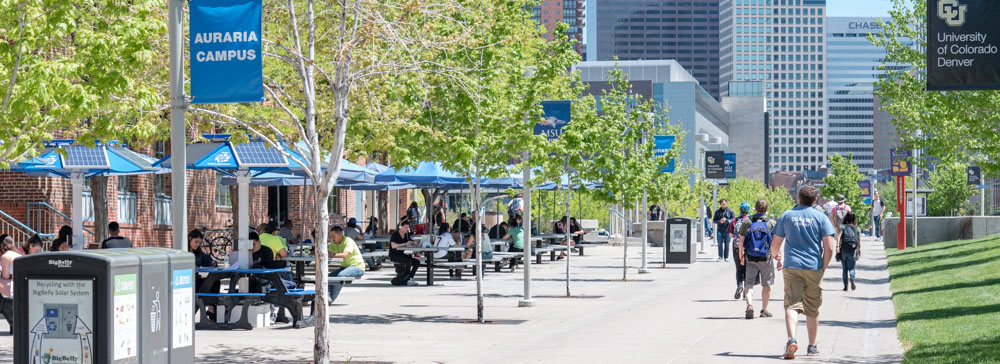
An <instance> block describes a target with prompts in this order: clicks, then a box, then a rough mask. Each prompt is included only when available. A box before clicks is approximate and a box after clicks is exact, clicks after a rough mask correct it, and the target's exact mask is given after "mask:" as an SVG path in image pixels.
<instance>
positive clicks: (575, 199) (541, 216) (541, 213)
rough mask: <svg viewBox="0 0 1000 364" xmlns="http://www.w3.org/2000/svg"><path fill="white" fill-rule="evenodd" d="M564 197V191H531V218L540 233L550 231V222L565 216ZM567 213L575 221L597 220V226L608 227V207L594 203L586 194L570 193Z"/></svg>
mask: <svg viewBox="0 0 1000 364" xmlns="http://www.w3.org/2000/svg"><path fill="white" fill-rule="evenodd" d="M565 196H566V191H531V209H532V211H533V213H532V216H533V217H534V218H535V219H536V220H532V221H533V222H534V224H535V225H536V226H540V227H541V229H540V230H541V231H546V232H549V231H552V224H550V222H551V221H554V220H559V219H560V218H562V216H563V215H565V214H566V205H565V204H564V203H565V202H564V198H565ZM569 211H570V215H569V216H572V217H575V218H576V219H577V220H597V222H598V226H600V227H603V228H606V227H607V226H608V225H607V224H608V205H607V204H605V203H604V202H600V201H595V200H594V199H592V198H591V197H590V193H588V192H583V193H578V192H576V191H571V195H570V199H569Z"/></svg>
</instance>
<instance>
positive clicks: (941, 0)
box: [927, 0, 1000, 91]
mask: <svg viewBox="0 0 1000 364" xmlns="http://www.w3.org/2000/svg"><path fill="white" fill-rule="evenodd" d="M997 19H1000V2H998V1H995V0H927V89H928V90H932V91H943V90H987V89H1000V48H998V47H1000V22H997Z"/></svg>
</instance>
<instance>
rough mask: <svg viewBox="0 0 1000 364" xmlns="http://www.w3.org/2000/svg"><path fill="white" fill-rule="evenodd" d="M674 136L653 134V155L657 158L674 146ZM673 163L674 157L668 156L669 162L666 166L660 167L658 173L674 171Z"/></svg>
mask: <svg viewBox="0 0 1000 364" xmlns="http://www.w3.org/2000/svg"><path fill="white" fill-rule="evenodd" d="M675 139H676V137H674V136H673V135H654V136H653V157H654V158H658V157H662V156H665V155H667V153H670V149H673V147H674V140H675ZM674 169H675V163H674V159H673V158H670V162H668V163H667V166H666V167H663V168H661V169H660V173H674Z"/></svg>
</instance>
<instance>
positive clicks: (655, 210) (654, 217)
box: [649, 204, 663, 221]
mask: <svg viewBox="0 0 1000 364" xmlns="http://www.w3.org/2000/svg"><path fill="white" fill-rule="evenodd" d="M660 220H663V209H661V208H660V205H657V204H653V206H650V207H649V221H660Z"/></svg>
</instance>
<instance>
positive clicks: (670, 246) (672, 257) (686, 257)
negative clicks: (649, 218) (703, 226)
mask: <svg viewBox="0 0 1000 364" xmlns="http://www.w3.org/2000/svg"><path fill="white" fill-rule="evenodd" d="M692 223H693V220H692V219H689V218H684V217H675V218H670V219H667V229H666V230H667V231H666V234H667V254H666V255H667V257H666V261H667V263H683V264H692V263H694V262H695V259H697V257H698V252H696V251H695V249H694V247H693V246H692V241H693V239H692V236H691V224H692Z"/></svg>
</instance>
